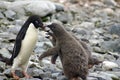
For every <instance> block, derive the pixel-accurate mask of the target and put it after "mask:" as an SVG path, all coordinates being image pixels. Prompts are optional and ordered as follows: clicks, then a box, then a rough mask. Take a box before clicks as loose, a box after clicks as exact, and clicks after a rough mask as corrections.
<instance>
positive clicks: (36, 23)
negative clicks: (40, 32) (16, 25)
mask: <svg viewBox="0 0 120 80" xmlns="http://www.w3.org/2000/svg"><path fill="white" fill-rule="evenodd" d="M28 21H29V22H30V23H33V24H34V26H35V27H36V28H39V27H40V28H42V29H44V26H43V23H42V20H41V18H40V16H38V15H32V16H30V17H29V18H28Z"/></svg>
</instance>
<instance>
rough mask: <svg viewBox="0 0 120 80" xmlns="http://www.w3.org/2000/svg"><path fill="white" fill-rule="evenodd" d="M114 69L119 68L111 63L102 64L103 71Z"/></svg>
mask: <svg viewBox="0 0 120 80" xmlns="http://www.w3.org/2000/svg"><path fill="white" fill-rule="evenodd" d="M112 68H118V64H116V63H114V62H110V61H103V63H102V69H103V70H111V69H112Z"/></svg>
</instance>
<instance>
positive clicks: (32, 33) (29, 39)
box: [17, 24, 38, 63]
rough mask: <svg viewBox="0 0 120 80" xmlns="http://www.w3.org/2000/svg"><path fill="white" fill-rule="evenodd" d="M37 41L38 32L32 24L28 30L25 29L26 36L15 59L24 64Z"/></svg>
mask: <svg viewBox="0 0 120 80" xmlns="http://www.w3.org/2000/svg"><path fill="white" fill-rule="evenodd" d="M37 39H38V30H37V29H36V28H35V27H34V25H33V24H30V26H29V28H28V29H27V32H26V35H25V37H24V39H23V40H22V45H21V50H20V53H19V55H18V57H17V58H18V59H19V60H20V61H21V62H23V63H24V62H26V61H28V60H29V58H30V56H31V54H32V52H33V49H34V47H35V44H36V42H37Z"/></svg>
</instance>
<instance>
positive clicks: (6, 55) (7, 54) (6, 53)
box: [0, 48, 11, 58]
mask: <svg viewBox="0 0 120 80" xmlns="http://www.w3.org/2000/svg"><path fill="white" fill-rule="evenodd" d="M0 54H1V55H2V56H3V57H6V58H10V56H11V54H10V53H9V51H8V50H7V49H6V48H2V49H0Z"/></svg>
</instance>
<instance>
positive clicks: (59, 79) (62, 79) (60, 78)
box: [57, 76, 68, 80]
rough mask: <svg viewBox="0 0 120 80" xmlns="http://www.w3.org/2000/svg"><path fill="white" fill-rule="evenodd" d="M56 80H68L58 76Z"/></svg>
mask: <svg viewBox="0 0 120 80" xmlns="http://www.w3.org/2000/svg"><path fill="white" fill-rule="evenodd" d="M57 80H68V79H67V78H66V77H65V76H60V77H59V76H58V77H57Z"/></svg>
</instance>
